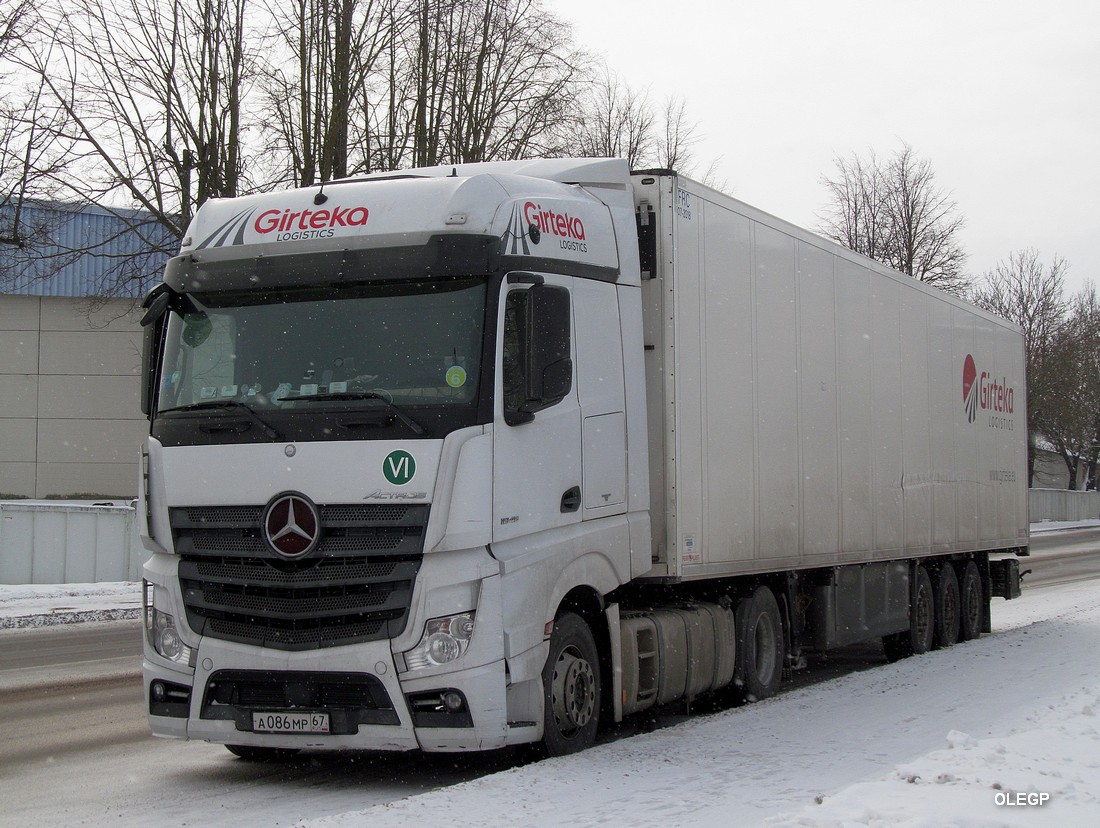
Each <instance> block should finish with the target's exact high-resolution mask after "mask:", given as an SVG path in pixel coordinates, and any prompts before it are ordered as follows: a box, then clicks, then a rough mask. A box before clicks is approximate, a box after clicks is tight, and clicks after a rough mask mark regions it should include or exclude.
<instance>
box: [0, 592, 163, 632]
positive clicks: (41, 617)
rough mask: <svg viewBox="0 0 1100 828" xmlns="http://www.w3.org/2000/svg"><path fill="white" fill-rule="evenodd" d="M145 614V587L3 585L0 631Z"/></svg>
mask: <svg viewBox="0 0 1100 828" xmlns="http://www.w3.org/2000/svg"><path fill="white" fill-rule="evenodd" d="M140 615H141V584H133V583H106V584H56V585H51V584H17V585H14V586H13V585H8V584H3V585H0V630H2V629H10V628H13V627H46V626H52V625H54V624H72V623H77V622H82V621H117V620H120V619H123V618H138V617H139V616H140Z"/></svg>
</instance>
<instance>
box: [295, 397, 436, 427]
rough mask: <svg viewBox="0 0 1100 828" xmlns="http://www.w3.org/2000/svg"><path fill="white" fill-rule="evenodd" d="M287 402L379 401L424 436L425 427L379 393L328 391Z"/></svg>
mask: <svg viewBox="0 0 1100 828" xmlns="http://www.w3.org/2000/svg"><path fill="white" fill-rule="evenodd" d="M283 399H284V400H285V401H286V402H301V401H302V400H309V401H310V402H327V401H331V400H378V401H379V402H382V403H384V404H385V406H386V408H388V409H389V410H390V411H391V412H393V414H394V416H395V417H397V419H399V420H400V421H401V422H403V423H404V424H405V425H407V426H408V427H409V429H410V430H412V432H413V434H416V435H417V436H419V435H421V434H424V427H423V426H422V425H420V424H419V423H418V422H416V421H415V420H414V419H412V417H410V416H409V415H408V414H406V413H405V412H404V411H403V410H401V408H400V407H399V406H397V405H395V404H394V402H393V400H391V399H389V398H388V397H387V396H386V395H385V394H382V393H380V392H378V391H328V392H326V393H324V394H302V395H301V396H299V397H284V398H283Z"/></svg>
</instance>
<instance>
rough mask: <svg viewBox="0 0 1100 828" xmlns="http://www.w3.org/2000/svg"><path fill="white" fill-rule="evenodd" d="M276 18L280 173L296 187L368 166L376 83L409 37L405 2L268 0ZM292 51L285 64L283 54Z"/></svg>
mask: <svg viewBox="0 0 1100 828" xmlns="http://www.w3.org/2000/svg"><path fill="white" fill-rule="evenodd" d="M267 6H268V9H269V11H270V13H271V16H272V19H273V20H275V21H276V36H275V39H274V40H275V42H274V44H273V55H272V58H269V60H268V61H267V66H266V68H265V70H264V83H263V86H264V90H265V98H266V101H267V104H268V106H269V108H270V110H271V112H272V113H273V115H274V117H273V118H271V119H270V120H268V121H267V122H265V123H264V124H263V128H264V131H265V133H266V134H267V135H268V138H269V141H268V144H269V147H270V148H271V149H272V150H274V151H275V152H276V153H277V155H278V157H279V158H282V159H286V167H287V169H286V170H285V172H284V173H281V174H280V173H276V176H277V177H279V178H282V179H286V180H289V182H290V183H293V184H297V185H309V184H313V183H316V182H317V181H327V180H330V179H333V178H342V177H344V176H346V175H348V173H349V172H350V171H352V170H354V169H364V168H366V169H369V168H370V166H371V165H370V162H369V160H368V158H369V153H370V144H371V141H370V130H369V122H370V118H371V113H370V110H371V104H372V100H371V95H370V85H371V84H372V82H373V81H374V79H375V77H376V75H377V74H378V71H379V68H380V66H381V65H383V64H385V62H386V61H387V58H388V56H389V55H390V54H391V53H392V52H393V45H394V38H395V37H397V36H398V35H399V34H401V33H403V31H404V29H405V27H406V24H405V23H404V22H403V18H407V17H408V13H407V11H403V10H402V8H403V7H408V4H407V3H406V4H402V3H400V2H398V0H297V2H296V3H294V4H293V5H290V6H287V5H286V4H284V3H274V2H270V0H269V2H268V3H267ZM280 54H286V55H287V57H288V58H289V59H288V60H285V61H280V60H278V59H277V57H275V56H277V55H280Z"/></svg>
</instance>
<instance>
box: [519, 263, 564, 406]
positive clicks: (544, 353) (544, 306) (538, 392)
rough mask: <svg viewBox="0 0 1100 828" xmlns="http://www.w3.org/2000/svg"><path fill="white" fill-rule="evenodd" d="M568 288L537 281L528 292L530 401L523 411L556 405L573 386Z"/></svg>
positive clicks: (527, 372)
mask: <svg viewBox="0 0 1100 828" xmlns="http://www.w3.org/2000/svg"><path fill="white" fill-rule="evenodd" d="M569 318H570V317H569V291H568V290H567V289H566V288H564V287H561V286H559V285H547V284H541V285H535V286H534V287H532V288H531V289H530V290H529V291H528V292H527V335H528V342H527V348H526V355H527V364H526V366H525V368H526V370H525V372H524V373H525V374H526V380H527V388H526V397H527V402H526V404H525V405H524V407H523V410H524V411H528V412H535V411H539V410H541V409H543V408H549V407H550V406H552V405H556V404H557V403H559V402H561V401H562V399H564V398H565V395H566V394H568V393H569V391H570V389H571V388H572V387H573V360H572V357H571V350H570V335H569V334H570V331H569Z"/></svg>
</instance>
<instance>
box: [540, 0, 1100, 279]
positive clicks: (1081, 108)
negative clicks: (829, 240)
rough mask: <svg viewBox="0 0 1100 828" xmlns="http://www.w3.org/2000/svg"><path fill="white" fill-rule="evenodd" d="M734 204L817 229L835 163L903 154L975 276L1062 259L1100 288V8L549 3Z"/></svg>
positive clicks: (656, 0) (863, 1)
mask: <svg viewBox="0 0 1100 828" xmlns="http://www.w3.org/2000/svg"><path fill="white" fill-rule="evenodd" d="M545 3H546V5H547V6H548V7H549V8H551V9H554V10H556V12H557V13H558V14H559V15H560V16H561V17H562V18H564V19H566V20H568V21H570V22H571V23H572V24H573V26H574V34H575V37H576V40H577V41H578V43H579V44H581V45H583V46H585V47H586V48H588V49H589V50H591V51H593V52H596V53H598V54H601V55H603V56H604V57H605V58H606V60H607V62H608V64H609V65H610V66H611V68H612V69H613V70H614V71H615V72H617V73H618V74H619V75H620V76H621V77H622V78H623V80H625V81H627V82H628V83H630V84H631V86H634V87H639V88H648V89H649V91H650V96H651V99H652V100H653V101H654V103H657V104H659V103H660V102H662V101H663V100H664V99H665V97H666V96H668V95H669V94H673V93H676V94H681V95H683V96H684V97H685V98H686V99H687V102H688V106H689V110H690V114H691V117H692V119H693V120H696V121H698V123H699V130H700V133H701V134H702V135H703V136H704V137H703V140H702V141H700V143H699V144H698V146H697V147H696V153H697V154H698V156H699V160H700V162H701V163H700V166H701V168H702V169H701V170H700V171H699V175H701V174H702V171H703V170H705V168H706V166H707V164H708V163H709V162H710V161H711V159H714V158H718V157H721V162H720V169H719V178H720V179H725V181H726V182H727V184H728V186H727V189H728V190H729V191H730V192H732V194H733V195H734V196H736V197H737V198H740V199H742V200H744V201H747V202H749V203H750V204H752V205H753V206H755V207H759V208H761V209H763V210H766V211H768V212H771V213H774V214H776V215H778V216H780V217H782V218H785V219H788V220H790V221H793V222H795V223H796V224H800V225H802V226H804V227H808V228H810V229H816V228H817V226H818V224H819V219H818V218H817V215H818V213H820V212H821V210H822V207H823V206H824V204H825V202H826V193H825V190H824V187H823V186H822V185H821V183H820V179H821V176H822V175H823V174H827V173H831V172H832V171H833V170H834V165H833V158H834V157H835V156H836V155H837V154H841V155H845V156H847V155H850V153H852V152H853V151H856V152H859V153H860V154H861V155H867V153H868V150H869V149H870V148H873V149H874V150H875V151H876V153H878V155H879V156H880V157H886V156H889V155H891V154H892V153H893V152H894V151H895V150H896V149H898V148H899V147H900V146H901V142H902V141H905V142H908V143H909V144H910V145H911V146H912V147H913V149H914V150H915V151H916V153H917V154H918V156H919V157H921V158H927V159H928V160H930V161H931V162H932V165H933V168H934V170H935V172H936V177H937V182H938V183H939V184H940V186H942V187H943V188H944V189H945V190H948V191H950V192H951V193H952V195H953V196H954V198H955V200H956V201H957V202H958V206H959V212H960V213H961V214H962V215H963V216H964V217H965V218H966V227H965V228H964V230H963V233H962V241H963V244H964V246H965V248H966V250H967V252H968V254H969V258H968V261H967V269H968V271H969V272H970V273H971V274H981V273H984V272H985V271H988V270H990V269H992V268H993V267H994V266H995V265H996V264H997V262H998V261H1001V260H1005V259H1007V258H1008V254H1009V253H1010V252H1012V251H1014V250H1020V249H1023V248H1026V247H1034V248H1037V249H1038V250H1039V252H1040V254H1041V257H1042V259H1043V261H1044V262H1049V261H1050V260H1051V258H1052V257H1053V256H1054V255H1055V254H1058V255H1061V256H1062V257H1064V258H1065V259H1066V260H1067V261H1068V262H1069V264H1070V271H1069V281H1068V284H1069V286H1070V288H1071V290H1074V291H1075V290H1076V289H1078V288H1079V287H1080V286H1081V285H1082V284H1084V282H1085V281H1091V282H1093V283H1096V284H1100V162H1098V158H1097V155H1098V153H1100V2H1097V0H1042V1H1041V2H1038V1H1037V0H1032V2H1019V0H996V2H993V0H923V2H900V0H820V1H819V2H814V0H802V2H799V1H798V0H725V2H714V1H713V0H704V1H703V2H699V1H698V0H545Z"/></svg>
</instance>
